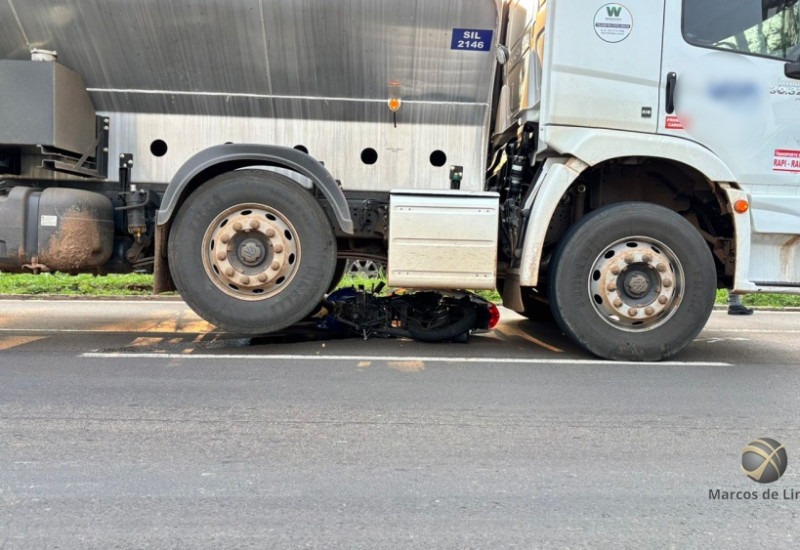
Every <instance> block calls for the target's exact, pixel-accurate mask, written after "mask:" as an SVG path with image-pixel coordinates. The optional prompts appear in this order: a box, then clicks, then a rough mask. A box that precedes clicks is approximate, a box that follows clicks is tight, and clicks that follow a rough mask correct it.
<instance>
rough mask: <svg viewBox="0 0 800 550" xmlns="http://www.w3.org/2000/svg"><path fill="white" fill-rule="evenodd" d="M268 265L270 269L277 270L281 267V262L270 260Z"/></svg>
mask: <svg viewBox="0 0 800 550" xmlns="http://www.w3.org/2000/svg"><path fill="white" fill-rule="evenodd" d="M270 267H272V271H278V270H279V269H280V268H281V263H280V262H272V266H270Z"/></svg>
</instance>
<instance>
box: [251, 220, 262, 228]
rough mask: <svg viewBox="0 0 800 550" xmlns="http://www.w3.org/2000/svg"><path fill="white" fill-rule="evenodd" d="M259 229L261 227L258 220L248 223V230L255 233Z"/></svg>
mask: <svg viewBox="0 0 800 550" xmlns="http://www.w3.org/2000/svg"><path fill="white" fill-rule="evenodd" d="M259 227H261V224H260V223H259V222H258V220H253V221H251V222H250V229H252V230H254V231H255V230H256V229H258V228H259Z"/></svg>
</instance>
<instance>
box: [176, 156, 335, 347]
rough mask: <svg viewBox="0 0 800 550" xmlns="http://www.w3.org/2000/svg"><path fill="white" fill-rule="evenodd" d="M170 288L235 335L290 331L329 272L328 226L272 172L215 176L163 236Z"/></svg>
mask: <svg viewBox="0 0 800 550" xmlns="http://www.w3.org/2000/svg"><path fill="white" fill-rule="evenodd" d="M168 252H169V263H170V268H171V271H172V275H173V278H174V280H175V285H176V287H177V288H178V291H179V292H180V294H181V296H182V297H183V299H184V300H185V301H186V303H187V304H189V306H191V308H192V309H193V310H194V311H195V312H196V313H197V314H198V315H200V316H201V317H203V318H204V319H205V320H207V321H208V322H210V323H212V324H214V325H216V326H218V327H220V328H222V329H225V330H228V331H231V332H236V333H240V334H253V335H255V334H266V333H269V332H274V331H276V330H280V329H282V328H285V327H287V326H290V325H292V324H294V323H296V322H297V321H299V320H301V319H303V318H304V317H305V316H306V315H308V314H309V313H310V312H311V311H312V310H313V309H314V307H316V306H317V305H318V304H319V301H320V299H321V298H322V296H323V294H324V293H325V291H326V290H327V287H328V284H329V283H330V281H331V279H332V277H333V271H334V268H335V266H336V254H337V250H336V240H335V238H334V234H333V229H332V227H331V224H330V221H329V220H328V218H327V217H326V216H325V213H324V212H323V210H322V208H321V207H320V206H319V204H318V203H317V202H316V201H315V200H314V198H313V197H312V195H311V194H310V193H308V191H306V190H305V189H303V188H302V187H300V186H299V185H297V184H296V183H295V182H293V181H292V180H290V179H289V178H286V177H285V176H282V175H280V174H276V173H274V172H269V171H263V170H246V171H245V170H243V171H235V172H230V173H227V174H223V175H221V176H218V177H217V178H215V179H213V180H211V181H209V182H208V183H206V184H205V185H203V186H202V187H201V188H200V189H199V190H198V191H196V192H195V193H193V194H192V195H191V196H190V197H189V198H188V199H187V201H186V202H185V203H184V205H183V206H182V207H181V210H180V212H179V213H178V216H177V217H176V219H175V223H174V226H173V228H172V232H171V234H170V237H169V248H168Z"/></svg>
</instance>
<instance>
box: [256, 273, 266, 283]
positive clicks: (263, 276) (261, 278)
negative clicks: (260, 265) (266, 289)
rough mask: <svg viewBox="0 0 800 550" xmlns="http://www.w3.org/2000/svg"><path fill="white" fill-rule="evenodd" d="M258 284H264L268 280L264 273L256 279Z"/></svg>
mask: <svg viewBox="0 0 800 550" xmlns="http://www.w3.org/2000/svg"><path fill="white" fill-rule="evenodd" d="M257 279H258V282H259V283H266V282H267V281H268V280H269V277H267V274H266V273H262V274H261V275H259V276H258V277H257Z"/></svg>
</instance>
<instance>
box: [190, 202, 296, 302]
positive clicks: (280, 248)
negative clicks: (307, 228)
mask: <svg viewBox="0 0 800 550" xmlns="http://www.w3.org/2000/svg"><path fill="white" fill-rule="evenodd" d="M203 254H204V263H205V267H206V272H207V273H208V275H209V277H211V280H212V281H213V282H214V283H215V284H216V285H217V286H218V287H219V288H220V289H221V290H223V291H224V292H225V293H226V294H228V295H230V296H233V297H235V298H238V299H244V300H263V299H266V298H268V297H270V296H273V295H275V294H277V293H278V292H280V291H281V290H283V288H285V287H286V286H287V283H288V282H289V281H290V280H291V279H292V277H294V274H295V272H296V270H297V266H298V265H299V260H300V243H299V240H298V238H297V234H296V232H295V230H294V227H293V226H292V224H291V222H289V220H288V219H287V218H286V217H285V216H283V214H281V213H280V212H278V211H276V210H274V209H271V208H269V207H267V206H264V205H239V206H236V207H233V208H230V209H228V210H226V211H225V212H223V213H222V214H220V215H219V216H218V217H217V218H216V220H214V222H212V224H211V225H210V226H209V228H208V230H207V231H206V235H205V238H204V239H203Z"/></svg>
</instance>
